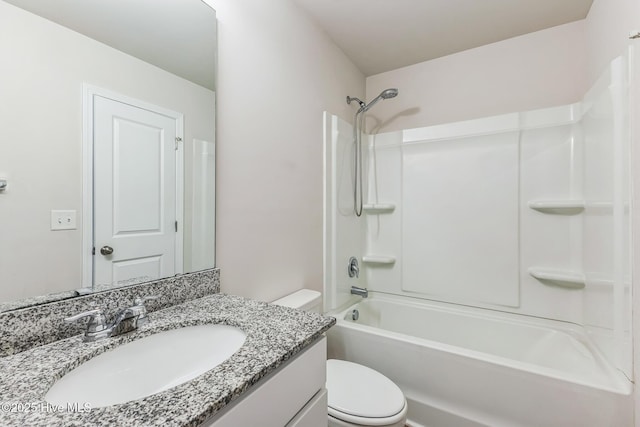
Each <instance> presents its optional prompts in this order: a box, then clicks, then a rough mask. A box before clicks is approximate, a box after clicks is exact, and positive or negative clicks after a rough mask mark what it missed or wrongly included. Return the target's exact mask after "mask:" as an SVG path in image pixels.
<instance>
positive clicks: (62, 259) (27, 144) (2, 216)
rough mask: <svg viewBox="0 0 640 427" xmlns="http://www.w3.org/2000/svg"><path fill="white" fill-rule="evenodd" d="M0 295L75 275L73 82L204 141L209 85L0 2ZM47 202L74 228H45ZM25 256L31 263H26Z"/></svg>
mask: <svg viewBox="0 0 640 427" xmlns="http://www.w3.org/2000/svg"><path fill="white" fill-rule="evenodd" d="M0 52H1V53H2V57H3V58H4V59H3V63H2V66H1V67H0V94H2V95H1V97H2V102H0V117H2V126H0V176H1V177H6V178H8V181H9V187H8V189H7V191H6V192H3V193H0V301H7V300H13V299H17V298H25V297H29V296H34V295H42V294H47V293H51V292H58V291H63V290H69V289H75V288H77V287H79V286H80V283H81V271H82V265H81V242H82V235H81V230H82V224H81V218H82V210H81V207H82V83H83V82H86V83H89V84H92V85H95V86H99V87H103V88H106V89H110V90H112V91H114V92H119V93H121V94H125V95H127V96H130V97H133V98H137V99H140V100H143V101H146V102H149V103H151V104H155V105H159V106H161V107H164V108H167V109H171V110H174V111H179V112H182V113H183V114H184V117H185V140H186V141H190V140H192V139H193V138H199V139H204V140H209V141H213V138H214V129H213V126H212V122H211V118H212V117H213V116H214V97H213V95H214V94H213V92H211V91H209V90H207V89H204V88H202V87H200V86H197V85H195V84H193V83H191V82H188V81H186V80H184V79H181V78H178V77H176V76H174V75H172V74H169V73H167V72H165V71H163V70H161V69H159V68H157V67H154V66H151V65H149V64H147V63H145V62H142V61H140V60H138V59H135V58H133V57H131V56H128V55H125V54H123V53H121V52H119V51H117V50H115V49H112V48H110V47H108V46H105V45H102V44H100V43H98V42H96V41H94V40H92V39H89V38H87V37H84V36H81V35H79V34H78V33H75V32H73V31H70V30H68V29H66V28H64V27H61V26H59V25H57V24H54V23H52V22H50V21H46V20H44V19H42V18H40V17H37V16H35V15H32V14H30V13H28V12H25V11H23V10H22V9H18V8H16V7H14V6H11V5H9V4H7V3H5V2H0ZM52 209H65V210H66V209H75V210H77V212H78V216H77V218H78V229H77V230H73V231H55V232H52V231H50V219H49V218H50V211H51V210H52ZM34 265H37V267H36V268H34Z"/></svg>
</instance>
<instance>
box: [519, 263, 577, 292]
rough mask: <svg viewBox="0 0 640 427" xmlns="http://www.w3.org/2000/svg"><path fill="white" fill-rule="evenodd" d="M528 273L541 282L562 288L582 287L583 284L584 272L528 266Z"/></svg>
mask: <svg viewBox="0 0 640 427" xmlns="http://www.w3.org/2000/svg"><path fill="white" fill-rule="evenodd" d="M529 274H530V275H531V277H534V278H536V279H538V280H540V281H542V282H548V283H551V284H553V285H556V286H560V287H563V288H570V289H582V288H584V286H585V278H584V274H582V273H578V272H575V271H566V270H553V269H547V268H540V267H531V268H529Z"/></svg>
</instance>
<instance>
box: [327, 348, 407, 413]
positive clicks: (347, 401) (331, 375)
mask: <svg viewBox="0 0 640 427" xmlns="http://www.w3.org/2000/svg"><path fill="white" fill-rule="evenodd" d="M327 390H328V409H329V415H331V416H332V417H334V418H337V419H339V420H342V421H346V422H348V423H352V424H360V425H365V426H384V425H393V424H395V423H397V422H399V421H401V420H402V419H403V418H404V417H405V416H406V413H407V404H406V400H405V398H404V394H403V393H402V391H401V390H400V388H399V387H398V386H397V385H396V384H395V383H394V382H393V381H391V380H390V379H389V378H387V377H385V376H384V375H382V374H381V373H380V372H377V371H375V370H373V369H371V368H368V367H366V366H363V365H359V364H357V363H352V362H347V361H345V360H336V359H329V360H327Z"/></svg>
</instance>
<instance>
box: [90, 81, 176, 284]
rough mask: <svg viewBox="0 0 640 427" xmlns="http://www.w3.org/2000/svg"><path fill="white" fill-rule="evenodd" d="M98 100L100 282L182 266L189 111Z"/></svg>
mask: <svg viewBox="0 0 640 427" xmlns="http://www.w3.org/2000/svg"><path fill="white" fill-rule="evenodd" d="M92 98H93V115H92V117H91V119H92V121H93V122H92V128H93V251H92V254H93V285H94V288H95V287H102V286H105V285H106V286H109V285H115V284H119V285H122V284H126V283H129V282H138V281H146V280H152V279H157V278H160V277H167V276H172V275H174V274H176V273H180V272H182V234H181V229H182V227H179V222H181V221H179V218H178V212H180V211H181V206H178V205H181V203H178V201H179V200H182V194H181V193H182V186H181V185H180V183H181V180H179V179H178V177H179V174H180V172H181V171H178V167H177V166H178V164H181V159H180V161H179V159H178V157H179V156H178V154H181V152H180V153H179V150H181V147H182V145H181V144H179V141H181V139H182V135H181V130H182V129H181V128H182V123H181V120H182V117H181V115H180V114H178V113H171V112H167V111H164V110H163V109H162V108H159V107H154V106H150V105H148V104H145V103H142V102H137V101H135V100H131V99H129V98H127V99H126V100H122V99H112V98H115V97H105V96H100V95H97V94H96V95H94V96H93V97H92ZM180 157H181V156H180Z"/></svg>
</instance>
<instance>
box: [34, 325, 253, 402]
mask: <svg viewBox="0 0 640 427" xmlns="http://www.w3.org/2000/svg"><path fill="white" fill-rule="evenodd" d="M246 337H247V336H246V334H245V333H244V332H242V331H241V330H240V329H238V328H235V327H233V326H227V325H199V326H189V327H186V328H180V329H173V330H170V331H164V332H160V333H157V334H155V335H151V336H148V337H145V338H142V339H139V340H137V341H133V342H130V343H127V344H124V345H122V346H120V347H117V348H115V349H113V350H110V351H107V352H106V353H103V354H101V355H99V356H96V357H94V358H93V359H91V360H89V361H87V362H85V363H83V364H82V365H80V366H78V367H77V368H76V369H74V370H72V371H71V372H69V373H68V374H66V375H65V376H64V377H62V378H61V379H59V380H58V381H57V382H56V383H55V384H54V385H53V387H51V389H50V390H49V391H48V392H47V394H46V395H45V400H46V401H47V402H49V403H51V404H54V405H67V404H69V403H71V404H76V403H77V404H79V407H80V408H82V407H83V405H87V406H88V405H90V407H91V408H99V407H103V406H109V405H115V404H118V403H124V402H129V401H131V400H136V399H141V398H143V397H146V396H150V395H152V394H156V393H159V392H161V391H164V390H167V389H169V388H171V387H175V386H177V385H179V384H182V383H184V382H187V381H189V380H191V379H193V378H195V377H197V376H198V375H200V374H203V373H205V372H207V371H208V370H210V369H213V368H214V367H216V366H218V365H219V364H221V363H222V362H224V361H225V360H227V359H228V358H229V357H231V356H232V355H233V353H235V352H236V351H237V350H238V349H239V348H240V347H242V344H243V343H244V341H245V339H246ZM87 406H84V407H87ZM65 407H66V406H65Z"/></svg>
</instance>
